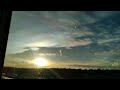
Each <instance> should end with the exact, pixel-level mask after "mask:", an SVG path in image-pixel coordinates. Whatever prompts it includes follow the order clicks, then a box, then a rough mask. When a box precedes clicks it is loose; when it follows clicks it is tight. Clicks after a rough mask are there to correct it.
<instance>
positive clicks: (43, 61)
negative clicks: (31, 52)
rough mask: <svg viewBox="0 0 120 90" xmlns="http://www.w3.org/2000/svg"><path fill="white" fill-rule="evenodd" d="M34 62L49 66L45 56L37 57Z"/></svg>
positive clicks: (38, 64)
mask: <svg viewBox="0 0 120 90" xmlns="http://www.w3.org/2000/svg"><path fill="white" fill-rule="evenodd" d="M33 63H34V64H35V65H37V66H41V67H44V66H48V61H47V60H46V59H45V58H37V59H35V60H34V61H33Z"/></svg>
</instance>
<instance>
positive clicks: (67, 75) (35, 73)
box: [3, 67, 120, 79]
mask: <svg viewBox="0 0 120 90" xmlns="http://www.w3.org/2000/svg"><path fill="white" fill-rule="evenodd" d="M3 73H5V75H6V76H7V77H12V78H15V79H27V78H28V79H39V78H43V79H104V78H106V79H107V78H108V79H109V78H113V79H114V78H116V79H120V70H100V69H97V70H92V69H90V70H81V69H60V68H49V69H45V68H43V69H24V68H7V67H6V68H4V70H3Z"/></svg>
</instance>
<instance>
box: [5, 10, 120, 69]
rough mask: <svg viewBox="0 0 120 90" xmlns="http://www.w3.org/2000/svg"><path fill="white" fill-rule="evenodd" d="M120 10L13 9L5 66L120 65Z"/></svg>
mask: <svg viewBox="0 0 120 90" xmlns="http://www.w3.org/2000/svg"><path fill="white" fill-rule="evenodd" d="M119 16H120V11H13V13H12V19H11V25H10V31H9V37H8V43H7V50H6V56H5V63H4V65H5V66H12V67H13V66H14V67H26V68H27V67H35V66H34V65H32V64H31V63H30V61H32V60H34V59H35V58H40V57H42V58H45V59H46V60H47V61H48V62H49V63H50V65H49V66H48V67H57V68H62V67H64V68H88V69H90V68H97V69H98V68H101V69H106V68H107V69H120V18H119Z"/></svg>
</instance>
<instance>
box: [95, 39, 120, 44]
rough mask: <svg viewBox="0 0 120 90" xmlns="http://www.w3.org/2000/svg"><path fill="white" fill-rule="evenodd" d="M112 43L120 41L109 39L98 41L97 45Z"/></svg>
mask: <svg viewBox="0 0 120 90" xmlns="http://www.w3.org/2000/svg"><path fill="white" fill-rule="evenodd" d="M113 41H120V38H111V39H102V40H98V42H97V43H98V44H104V43H109V42H113Z"/></svg>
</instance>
